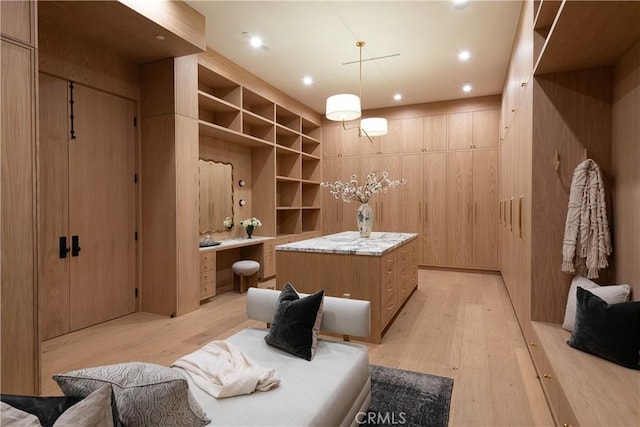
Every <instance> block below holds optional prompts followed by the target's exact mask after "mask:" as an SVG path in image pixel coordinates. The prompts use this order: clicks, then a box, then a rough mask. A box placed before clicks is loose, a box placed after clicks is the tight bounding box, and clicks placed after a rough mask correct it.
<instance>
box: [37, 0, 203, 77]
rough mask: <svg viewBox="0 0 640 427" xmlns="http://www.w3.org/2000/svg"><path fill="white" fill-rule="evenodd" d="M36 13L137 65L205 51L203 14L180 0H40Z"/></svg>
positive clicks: (40, 19) (85, 40) (41, 18)
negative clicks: (161, 38)
mask: <svg viewBox="0 0 640 427" xmlns="http://www.w3.org/2000/svg"><path fill="white" fill-rule="evenodd" d="M38 13H39V22H40V23H41V24H43V23H44V24H48V25H55V26H58V27H60V28H64V29H65V31H66V32H68V33H69V34H70V35H71V36H72V37H73V38H75V39H77V40H81V41H82V42H83V43H86V44H88V45H94V46H95V45H99V46H105V47H106V48H107V49H109V50H110V51H111V52H117V53H118V54H120V55H122V56H124V57H127V58H129V59H130V60H131V61H132V62H134V63H136V64H146V63H148V62H153V61H157V60H159V59H162V58H171V57H180V56H183V55H190V54H194V53H198V52H202V51H204V49H205V41H204V39H205V31H204V17H203V16H202V15H200V14H199V13H198V12H196V11H195V10H194V9H192V8H191V7H189V6H188V5H186V4H185V3H184V2H182V1H167V0H158V1H152V2H149V1H146V0H125V1H44V2H39V7H38ZM156 35H162V36H164V40H157V39H156V38H155V36H156Z"/></svg>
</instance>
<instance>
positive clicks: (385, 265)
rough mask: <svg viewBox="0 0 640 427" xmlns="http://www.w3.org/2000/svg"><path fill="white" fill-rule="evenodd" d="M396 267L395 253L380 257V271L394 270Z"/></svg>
mask: <svg viewBox="0 0 640 427" xmlns="http://www.w3.org/2000/svg"><path fill="white" fill-rule="evenodd" d="M395 269H396V256H395V254H391V255H387V256H385V257H384V258H382V271H383V272H388V271H395Z"/></svg>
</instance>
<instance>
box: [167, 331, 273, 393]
mask: <svg viewBox="0 0 640 427" xmlns="http://www.w3.org/2000/svg"><path fill="white" fill-rule="evenodd" d="M171 366H176V367H179V368H182V369H185V370H186V371H187V372H188V373H189V375H190V376H191V379H192V380H193V382H194V383H196V385H197V386H198V387H200V388H201V389H202V390H203V391H204V392H206V393H208V394H210V395H211V396H213V397H215V398H216V399H220V398H223V397H231V396H238V395H241V394H251V393H253V392H254V391H256V390H257V391H268V390H271V389H272V388H273V387H276V386H277V385H278V384H280V378H278V374H277V372H276V371H275V369H265V368H263V367H261V366H259V365H257V364H255V363H253V362H252V361H251V360H249V358H247V356H246V355H245V354H244V353H243V352H242V350H240V349H239V348H238V347H236V346H234V345H233V344H231V343H229V342H227V341H212V342H210V343H209V344H207V345H205V346H204V347H202V348H201V349H200V350H196V351H194V352H193V353H190V354H187V355H186V356H183V357H181V358H180V359H178V360H176V361H175V362H173V363H172V364H171Z"/></svg>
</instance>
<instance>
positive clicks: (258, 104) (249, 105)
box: [242, 87, 275, 123]
mask: <svg viewBox="0 0 640 427" xmlns="http://www.w3.org/2000/svg"><path fill="white" fill-rule="evenodd" d="M242 108H243V109H245V110H246V111H251V112H252V113H253V114H255V115H257V116H260V117H262V118H264V119H266V120H268V121H269V122H272V123H273V122H274V115H275V103H273V102H272V101H269V100H268V99H267V98H265V97H263V96H260V95H258V94H257V93H255V92H253V91H251V90H249V89H247V88H246V87H243V88H242Z"/></svg>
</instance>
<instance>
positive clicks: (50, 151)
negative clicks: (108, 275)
mask: <svg viewBox="0 0 640 427" xmlns="http://www.w3.org/2000/svg"><path fill="white" fill-rule="evenodd" d="M39 93H40V103H39V104H40V105H39V114H40V115H39V120H40V129H39V130H40V141H41V144H40V153H39V155H40V158H41V160H40V162H39V187H40V189H39V196H40V211H41V212H42V214H41V221H40V238H39V240H38V246H39V252H40V253H39V278H38V298H39V301H40V303H39V304H38V306H39V312H40V319H39V324H40V339H41V340H43V341H44V340H47V339H49V338H52V337H55V336H58V335H62V334H64V333H67V332H69V263H68V260H66V259H60V252H59V246H58V245H59V238H60V237H61V236H67V238H69V237H68V228H69V174H68V171H69V151H68V148H69V145H68V139H69V127H68V123H69V111H68V109H67V108H61V106H63V105H64V106H66V105H68V93H69V84H68V83H67V81H66V80H62V79H58V78H54V77H51V76H48V75H46V74H40V76H39ZM70 244H71V242H70V241H67V246H68V247H69V246H70Z"/></svg>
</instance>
